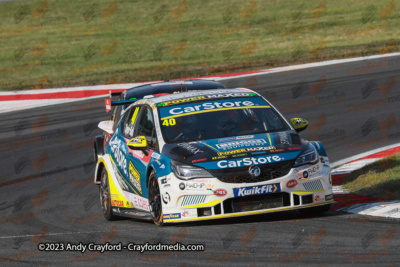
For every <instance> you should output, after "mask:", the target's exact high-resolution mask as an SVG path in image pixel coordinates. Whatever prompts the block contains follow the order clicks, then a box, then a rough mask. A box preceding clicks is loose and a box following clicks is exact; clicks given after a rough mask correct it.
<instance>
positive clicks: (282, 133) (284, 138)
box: [278, 132, 290, 145]
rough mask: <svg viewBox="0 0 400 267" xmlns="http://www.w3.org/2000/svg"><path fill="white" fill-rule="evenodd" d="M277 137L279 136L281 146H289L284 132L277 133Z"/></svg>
mask: <svg viewBox="0 0 400 267" xmlns="http://www.w3.org/2000/svg"><path fill="white" fill-rule="evenodd" d="M278 136H279V139H280V142H281V144H285V145H288V144H290V143H289V139H288V135H287V134H286V132H280V133H278Z"/></svg>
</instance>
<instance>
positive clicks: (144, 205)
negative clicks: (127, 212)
mask: <svg viewBox="0 0 400 267" xmlns="http://www.w3.org/2000/svg"><path fill="white" fill-rule="evenodd" d="M131 196H132V198H133V201H132V199H130V202H132V203H134V206H135V207H137V208H140V209H143V210H149V201H148V200H147V199H145V198H143V197H140V196H136V195H133V194H131Z"/></svg>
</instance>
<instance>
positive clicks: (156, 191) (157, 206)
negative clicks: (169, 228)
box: [149, 172, 164, 226]
mask: <svg viewBox="0 0 400 267" xmlns="http://www.w3.org/2000/svg"><path fill="white" fill-rule="evenodd" d="M149 204H150V211H151V216H152V217H153V222H154V223H155V224H156V225H158V226H161V225H163V224H164V221H163V213H162V204H161V194H160V187H159V186H158V180H157V175H156V174H155V173H154V172H151V174H150V177H149Z"/></svg>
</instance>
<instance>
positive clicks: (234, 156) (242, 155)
mask: <svg viewBox="0 0 400 267" xmlns="http://www.w3.org/2000/svg"><path fill="white" fill-rule="evenodd" d="M244 156H247V153H242V154H236V155H233V156H232V158H239V157H244Z"/></svg>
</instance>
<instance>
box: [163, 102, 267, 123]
mask: <svg viewBox="0 0 400 267" xmlns="http://www.w3.org/2000/svg"><path fill="white" fill-rule="evenodd" d="M270 107H271V106H269V105H268V104H267V103H266V102H265V101H264V100H262V99H261V98H254V99H251V100H249V99H246V98H235V99H229V100H219V101H213V102H201V103H197V104H187V105H181V106H176V107H167V108H161V109H160V115H161V116H160V117H161V118H162V119H170V118H174V117H179V116H185V115H190V114H198V113H205V112H214V111H220V110H225V109H242V108H270Z"/></svg>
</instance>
